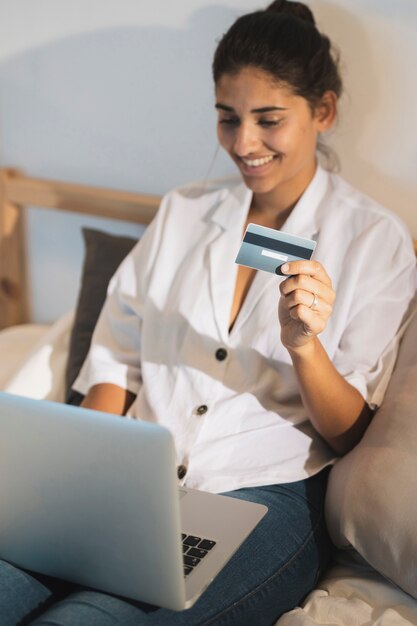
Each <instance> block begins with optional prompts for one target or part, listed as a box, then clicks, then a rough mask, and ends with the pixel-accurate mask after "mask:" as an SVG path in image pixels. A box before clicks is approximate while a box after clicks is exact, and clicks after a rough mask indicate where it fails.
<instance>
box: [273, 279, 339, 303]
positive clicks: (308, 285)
mask: <svg viewBox="0 0 417 626" xmlns="http://www.w3.org/2000/svg"><path fill="white" fill-rule="evenodd" d="M279 290H280V292H281V294H282V295H283V296H288V295H289V294H290V293H292V292H294V291H297V290H302V291H307V292H310V294H312V298H314V294H317V296H318V297H319V298H320V299H321V300H322V301H324V302H327V303H328V304H330V305H332V304H333V303H334V301H335V299H336V294H335V292H334V291H333V288H332V286H331V285H326V284H324V283H322V282H320V281H319V280H316V278H313V277H312V276H310V275H307V274H297V275H296V276H291V277H289V278H287V279H286V280H284V281H282V282H281V283H280V285H279ZM312 298H310V302H312V301H313V300H312ZM305 304H307V306H308V303H307V302H305Z"/></svg>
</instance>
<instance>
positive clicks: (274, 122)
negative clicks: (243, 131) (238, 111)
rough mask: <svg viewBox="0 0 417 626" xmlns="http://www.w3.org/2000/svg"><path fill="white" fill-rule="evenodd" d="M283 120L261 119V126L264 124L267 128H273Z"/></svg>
mask: <svg viewBox="0 0 417 626" xmlns="http://www.w3.org/2000/svg"><path fill="white" fill-rule="evenodd" d="M280 122H281V120H259V122H258V124H259V126H264V127H265V128H271V127H273V126H278V124H279V123H280Z"/></svg>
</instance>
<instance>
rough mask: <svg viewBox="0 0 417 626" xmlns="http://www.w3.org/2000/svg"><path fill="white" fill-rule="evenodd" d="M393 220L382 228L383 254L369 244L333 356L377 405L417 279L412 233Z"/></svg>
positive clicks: (394, 354)
mask: <svg viewBox="0 0 417 626" xmlns="http://www.w3.org/2000/svg"><path fill="white" fill-rule="evenodd" d="M388 226H390V230H389V231H388V232H386V233H385V237H384V235H383V233H381V232H380V233H379V236H380V238H381V242H383V244H384V247H383V249H381V254H380V255H376V254H375V250H376V247H375V246H369V250H370V251H371V252H372V256H371V254H369V256H367V257H366V258H365V259H364V262H363V264H362V269H361V271H360V272H358V277H357V284H356V285H355V297H354V299H352V306H351V311H350V315H349V319H348V324H347V326H346V329H345V331H344V333H343V336H342V338H341V341H340V344H339V346H338V349H337V352H336V355H335V358H334V364H335V366H336V368H337V369H338V371H339V372H340V373H341V374H342V375H343V376H344V377H345V379H346V380H347V381H348V382H349V383H350V384H351V385H352V386H353V387H355V388H356V389H357V390H358V391H359V392H360V393H361V394H362V396H363V397H364V399H365V400H366V401H367V403H368V404H369V405H370V406H371V407H372V408H374V409H375V408H377V407H378V406H379V405H380V404H381V402H382V399H383V397H384V394H385V389H386V387H387V384H388V381H389V378H390V374H391V372H392V369H393V367H394V364H395V360H396V356H397V351H398V345H399V338H400V336H401V332H402V331H401V329H402V327H403V326H404V324H406V323H407V318H408V317H409V310H410V308H409V304H410V301H411V300H412V298H413V295H414V294H415V291H416V284H417V273H416V260H415V256H414V251H413V247H412V243H411V239H410V237H409V235H408V233H406V232H405V230H403V229H402V228H401V227H399V226H397V224H396V222H395V223H394V227H393V224H392V223H391V224H389V225H388ZM396 226H397V228H395V227H396ZM347 266H348V265H347Z"/></svg>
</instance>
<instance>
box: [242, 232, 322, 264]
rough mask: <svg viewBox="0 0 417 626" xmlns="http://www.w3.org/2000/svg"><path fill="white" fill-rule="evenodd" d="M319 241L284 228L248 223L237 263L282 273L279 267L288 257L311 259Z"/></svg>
mask: <svg viewBox="0 0 417 626" xmlns="http://www.w3.org/2000/svg"><path fill="white" fill-rule="evenodd" d="M315 247H316V242H315V241H313V240H312V239H306V238H305V237H296V236H295V235H290V234H289V233H284V232H282V231H281V230H275V229H274V228H267V227H266V226H259V224H248V227H247V228H246V232H245V235H244V237H243V241H242V244H241V246H240V249H239V252H238V255H237V257H236V261H235V262H236V263H238V264H239V265H246V266H247V267H253V268H254V269H256V270H263V271H264V272H272V273H273V274H278V275H280V276H282V273H281V270H280V267H281V265H284V263H287V262H289V261H300V260H302V259H307V260H310V259H311V257H312V254H313V252H314V249H315Z"/></svg>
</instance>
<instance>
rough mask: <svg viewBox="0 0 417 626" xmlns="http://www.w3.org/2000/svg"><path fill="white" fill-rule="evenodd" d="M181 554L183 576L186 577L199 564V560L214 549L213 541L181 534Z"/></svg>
mask: <svg viewBox="0 0 417 626" xmlns="http://www.w3.org/2000/svg"><path fill="white" fill-rule="evenodd" d="M181 537H182V552H183V559H184V576H188V574H191V572H192V571H193V570H194V568H195V567H197V565H198V564H199V563H200V562H201V559H204V557H205V556H206V555H207V554H208V553H209V552H210V550H212V549H213V548H214V546H215V545H216V542H215V541H212V540H211V539H203V538H201V537H195V536H194V535H186V534H184V533H183V534H182V535H181Z"/></svg>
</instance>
